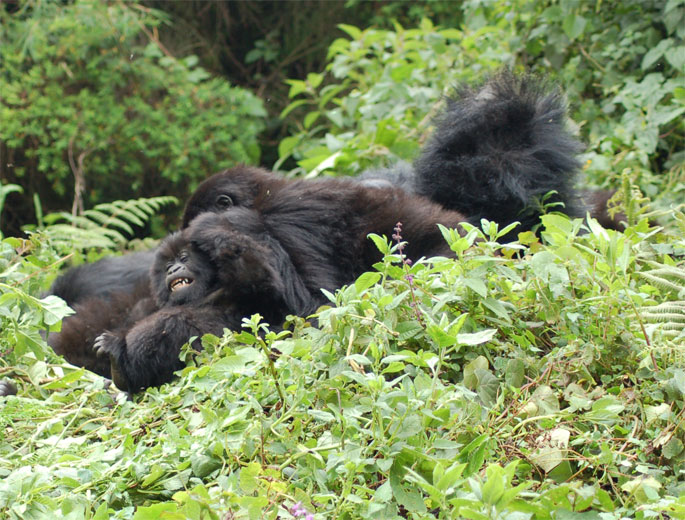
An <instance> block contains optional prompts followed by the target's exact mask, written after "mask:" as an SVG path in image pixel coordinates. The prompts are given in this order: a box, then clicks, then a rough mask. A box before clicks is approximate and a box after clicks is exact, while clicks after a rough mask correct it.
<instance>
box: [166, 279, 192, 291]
mask: <svg viewBox="0 0 685 520" xmlns="http://www.w3.org/2000/svg"><path fill="white" fill-rule="evenodd" d="M191 283H193V281H192V280H190V279H188V278H177V279H176V280H174V281H173V282H171V283H170V284H169V290H171V292H173V291H176V290H178V289H180V288H182V287H186V286H188V285H190V284H191Z"/></svg>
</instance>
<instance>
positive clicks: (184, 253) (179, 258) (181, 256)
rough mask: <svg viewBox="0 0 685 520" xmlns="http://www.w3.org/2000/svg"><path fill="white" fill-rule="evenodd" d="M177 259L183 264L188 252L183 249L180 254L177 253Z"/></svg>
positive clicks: (186, 259)
mask: <svg viewBox="0 0 685 520" xmlns="http://www.w3.org/2000/svg"><path fill="white" fill-rule="evenodd" d="M178 261H179V262H181V263H182V264H185V263H186V262H187V261H188V253H187V252H186V251H183V252H182V253H181V254H180V255H178Z"/></svg>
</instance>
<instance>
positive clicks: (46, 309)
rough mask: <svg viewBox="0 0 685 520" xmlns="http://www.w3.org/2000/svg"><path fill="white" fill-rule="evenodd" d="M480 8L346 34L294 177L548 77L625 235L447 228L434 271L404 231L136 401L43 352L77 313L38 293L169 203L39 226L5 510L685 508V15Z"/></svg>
mask: <svg viewBox="0 0 685 520" xmlns="http://www.w3.org/2000/svg"><path fill="white" fill-rule="evenodd" d="M467 4H468V8H469V9H471V10H472V15H473V16H472V17H471V22H470V23H471V25H465V26H464V27H460V28H459V30H457V29H448V28H439V27H434V26H433V25H432V24H431V22H429V21H427V20H426V21H424V22H423V23H422V24H421V26H419V27H415V28H411V29H405V28H402V27H399V26H397V27H396V28H395V29H394V30H377V29H359V28H354V27H345V28H344V31H345V33H346V34H347V36H346V37H345V38H342V39H340V40H338V41H337V42H335V43H334V44H333V46H332V47H331V49H330V54H329V58H330V62H329V63H330V65H329V67H328V69H327V70H326V71H317V72H313V73H312V74H311V75H310V76H309V77H307V78H298V79H294V80H292V82H291V87H292V91H291V94H292V99H293V105H291V107H290V108H289V109H288V110H287V113H286V114H284V117H287V118H293V121H296V122H297V123H296V124H299V125H300V132H295V133H293V135H292V136H291V138H289V139H286V140H285V141H283V142H282V144H281V147H280V152H281V161H280V166H281V167H286V166H288V165H289V164H290V165H291V166H293V169H294V170H293V171H292V172H291V174H292V175H297V174H300V175H310V176H315V175H321V174H325V173H328V172H331V171H332V170H335V171H336V172H337V173H341V174H346V173H347V174H352V173H355V172H357V171H360V170H362V169H364V168H366V167H370V166H378V165H383V164H387V163H392V162H394V161H396V160H398V159H411V158H412V154H413V153H414V152H415V150H416V148H417V146H419V143H420V142H421V141H422V139H424V137H425V135H427V134H428V132H429V131H430V118H429V117H427V116H429V115H430V114H431V112H432V111H433V110H434V107H435V106H437V104H438V103H439V102H440V94H441V93H442V92H443V91H444V89H445V88H446V87H445V86H446V85H448V84H450V81H455V80H457V79H460V78H470V79H476V78H478V77H480V75H481V74H483V73H484V72H486V71H488V70H493V69H494V68H495V67H496V66H498V65H499V63H501V62H503V61H504V62H507V63H510V64H511V65H512V66H515V67H516V66H520V65H521V64H526V65H527V66H532V67H533V68H534V69H535V68H537V69H536V70H538V71H542V70H544V71H546V72H547V73H550V74H556V76H557V77H558V78H560V81H561V82H562V84H568V86H569V96H570V102H571V108H572V114H573V116H574V119H575V121H576V122H577V123H578V125H579V127H580V131H581V132H582V133H583V135H585V138H586V140H587V141H588V150H587V164H586V176H587V177H588V178H589V179H590V180H593V181H595V183H596V184H599V185H613V186H614V187H617V188H619V194H618V196H617V198H616V200H617V203H619V204H620V205H621V207H622V208H623V209H624V210H625V212H626V214H627V215H628V220H629V222H628V225H627V227H626V229H625V231H623V232H617V231H611V230H605V229H602V228H601V227H599V226H598V225H597V224H596V223H595V222H593V221H589V222H586V223H584V222H581V221H579V220H578V221H572V220H569V219H568V218H566V217H564V216H561V215H558V214H555V213H554V207H550V208H548V209H549V212H548V214H547V215H545V216H544V217H543V220H542V222H541V225H540V228H539V230H538V234H537V235H533V234H530V233H526V234H522V235H520V236H519V240H518V241H517V242H516V243H514V244H508V245H502V244H500V243H499V242H498V237H500V236H503V235H504V234H506V233H508V230H506V229H497V228H496V226H494V225H492V224H491V223H488V222H483V223H482V224H481V226H479V227H469V228H468V229H467V230H468V233H467V235H466V236H464V237H460V236H458V235H457V234H456V233H455V232H454V231H453V230H448V229H445V230H443V233H444V236H445V240H446V241H447V242H448V243H449V244H450V245H451V248H452V250H453V251H454V254H455V258H453V259H446V258H438V259H432V260H426V261H420V262H416V263H414V264H411V263H409V262H408V261H407V260H406V258H405V257H404V255H403V250H404V248H405V247H411V244H405V243H404V241H403V237H402V229H401V227H398V229H397V230H396V232H395V234H394V235H393V236H389V237H377V236H373V237H370V238H369V239H370V240H373V241H374V242H375V244H376V246H377V247H378V248H379V249H380V250H381V251H382V252H383V253H384V260H383V261H382V262H379V264H377V265H376V266H375V269H374V270H373V271H371V272H368V273H365V274H364V275H362V276H361V277H360V278H359V279H357V280H356V282H355V283H354V284H351V285H350V286H348V287H345V288H342V289H341V290H340V291H337V292H336V293H335V294H329V295H328V296H329V300H330V304H329V305H327V306H326V307H324V308H322V310H321V311H320V312H319V314H318V318H317V320H314V319H305V318H301V317H293V318H292V319H291V320H290V322H289V326H288V329H287V330H286V331H285V332H279V333H276V332H273V331H270V329H269V327H268V326H267V325H266V324H264V323H262V322H261V320H260V318H259V317H258V316H254V317H252V318H250V319H248V320H245V322H244V325H243V327H242V329H240V330H235V331H230V332H227V333H226V334H225V335H224V336H223V337H221V338H217V337H212V336H207V337H205V338H203V342H204V345H205V350H204V351H203V352H202V353H199V354H196V353H195V352H194V351H192V350H190V349H185V350H184V352H183V356H184V359H185V360H186V362H187V366H186V368H184V369H183V370H182V371H181V372H179V374H178V378H177V379H176V380H175V381H173V382H171V383H169V384H166V385H163V386H161V387H159V388H154V389H148V390H147V391H145V392H144V393H141V394H138V395H136V396H135V397H134V398H133V399H132V400H129V399H127V396H126V395H125V394H123V393H121V392H119V391H117V390H116V389H115V388H114V387H112V386H109V385H108V384H107V382H106V381H105V380H104V379H103V378H101V377H99V376H96V375H94V374H92V373H89V372H87V371H85V370H84V369H80V368H77V367H73V366H71V365H68V364H66V363H65V362H64V361H63V360H61V359H60V358H58V357H57V356H55V354H54V353H52V352H51V351H50V349H49V348H47V346H46V345H45V342H44V339H43V337H42V336H41V334H40V331H42V330H46V329H53V330H54V329H55V328H56V327H58V326H59V321H60V319H61V318H62V317H63V316H65V315H66V314H67V313H68V312H69V310H68V309H67V308H66V306H65V305H64V304H63V303H62V302H61V301H60V300H58V299H55V298H52V297H49V298H44V299H40V297H39V294H40V292H41V290H43V289H45V288H46V287H47V285H49V282H50V280H51V278H52V277H54V267H55V266H56V265H59V263H60V262H62V261H64V259H65V257H66V256H68V255H72V256H75V257H79V259H81V258H83V257H87V258H89V259H91V260H92V259H93V258H95V257H97V256H98V255H101V254H103V250H104V249H110V248H114V247H116V246H117V244H119V245H120V244H121V242H122V240H124V239H125V236H126V233H127V232H128V231H129V230H127V229H126V226H127V225H130V224H131V223H133V222H134V220H135V219H136V218H137V219H140V220H139V222H141V223H143V224H144V223H145V222H146V220H147V219H149V218H150V217H151V214H152V213H154V212H155V211H157V210H158V209H159V208H161V207H162V205H163V204H167V203H169V202H171V200H169V199H160V200H157V199H155V200H147V199H141V200H139V201H129V203H128V206H125V208H126V209H125V210H122V209H121V208H122V207H124V206H122V205H120V204H118V203H117V204H112V205H110V206H105V207H99V208H97V211H95V212H93V213H90V218H89V216H88V215H84V217H83V218H82V219H76V220H73V222H74V224H75V225H78V226H80V229H82V230H84V231H83V232H82V233H79V235H78V237H79V240H76V241H73V242H71V243H69V242H68V241H65V239H64V238H65V237H66V236H67V230H66V227H65V224H64V221H65V220H66V221H67V223H68V222H69V219H68V217H67V216H65V215H61V216H60V217H55V216H46V217H45V218H42V217H41V219H40V224H39V225H38V226H37V227H36V228H35V231H34V232H33V233H31V234H30V235H29V236H28V238H18V237H5V238H2V240H0V379H2V378H9V379H10V380H12V381H14V382H15V384H16V386H17V387H18V392H17V395H10V396H7V397H0V431H1V432H2V434H1V435H0V477H1V479H0V516H2V517H3V518H5V517H6V518H11V519H22V520H23V519H34V518H35V519H38V518H67V519H81V518H88V519H93V518H95V519H104V518H118V519H129V518H134V519H140V520H142V519H153V518H154V519H157V518H170V519H176V518H178V519H181V518H184V519H185V518H189V519H232V518H236V519H237V518H250V519H261V518H269V519H277V518H278V519H289V518H315V519H324V518H326V519H328V518H336V519H346V518H349V519H364V518H374V519H386V518H387V519H395V518H411V519H448V518H470V519H507V520H509V519H511V520H519V519H555V520H556V519H575V518H579V519H580V518H593V519H594V518H596V519H620V518H640V519H647V518H660V519H661V518H685V498H682V497H683V496H685V446H684V445H683V443H684V442H685V427H684V420H683V419H684V417H685V411H684V409H685V350H684V349H685V347H684V345H685V214H684V213H683V210H682V207H679V206H678V203H679V202H682V196H683V190H684V188H683V180H684V179H683V166H682V137H683V126H682V121H681V120H680V119H681V118H680V117H679V116H680V115H681V114H682V112H683V100H684V99H685V96H683V92H685V91H684V90H683V85H682V75H681V76H679V75H678V73H677V65H678V63H673V62H672V61H673V60H676V61H677V56H673V53H672V52H671V50H672V49H678V48H679V49H681V50H682V34H681V33H682V27H681V24H678V23H675V22H677V21H678V20H682V15H683V6H684V4H683V2H679V1H669V2H654V3H653V4H652V3H644V2H642V3H639V4H637V3H636V4H631V3H629V2H626V3H625V4H626V7H625V8H624V9H623V10H622V11H620V12H619V13H618V14H616V15H615V17H616V18H615V23H605V22H606V21H607V20H606V19H605V18H604V17H606V16H608V15H607V14H606V13H607V12H608V11H607V9H605V7H602V9H595V7H594V6H593V5H591V4H589V5H590V7H586V6H581V7H577V6H576V7H574V8H571V7H569V6H566V5H565V4H563V3H562V4H561V5H560V6H556V4H555V5H553V6H547V5H546V4H544V3H542V2H541V3H539V4H540V5H542V7H541V6H540V5H537V4H536V7H532V6H528V5H527V3H520V2H504V1H501V2H494V3H491V4H487V5H485V4H482V3H480V2H468V3H467ZM524 4H525V5H524ZM531 4H532V3H531ZM574 5H575V4H574ZM583 5H584V4H583ZM513 7H517V8H520V9H518V10H516V9H513ZM537 9H539V10H540V12H538V11H536V10H537ZM649 9H652V10H651V11H650V10H649ZM489 10H490V11H489ZM492 10H494V11H495V12H494V13H493V12H491V11H492ZM505 11H506V12H511V13H515V14H512V15H511V16H510V17H509V18H508V19H505V18H503V17H498V16H495V15H497V14H500V13H503V12H505ZM645 12H650V13H653V12H658V13H660V14H661V16H662V18H660V19H658V20H656V19H655V20H649V19H647V20H645V19H644V13H645ZM543 14H544V16H533V15H543ZM679 16H680V17H681V18H678V17H679ZM676 19H677V20H676ZM488 20H500V21H499V22H489V21H488ZM674 20H675V22H674ZM610 21H611V20H610ZM591 27H594V28H595V30H592V31H591V30H590V28H591ZM654 27H659V28H660V29H659V30H662V31H663V34H662V36H663V38H662V39H661V40H659V38H658V37H657V35H656V34H655V33H654V32H653V31H654V30H655V29H654ZM599 28H602V29H601V30H600V29H599ZM523 29H526V30H523ZM679 31H680V33H679ZM517 35H526V36H527V37H526V38H525V39H524V38H523V37H522V36H517ZM548 36H549V37H550V38H552V37H553V38H554V39H553V42H556V49H557V51H556V54H554V53H552V50H553V49H547V48H546V47H544V45H543V42H544V41H546V37H548ZM628 36H630V38H632V39H633V40H632V41H633V43H634V45H632V46H628V47H625V49H627V50H625V51H624V52H626V53H627V54H630V55H626V56H617V55H616V47H614V48H613V49H612V48H611V47H610V43H611V42H615V41H619V40H620V38H622V37H625V38H627V37H628ZM564 39H565V40H564ZM561 40H564V41H561ZM660 41H666V43H659V42H660ZM564 45H566V47H564ZM617 45H618V44H617ZM581 47H582V49H583V51H584V52H585V53H586V54H587V56H590V58H592V59H589V58H585V59H583V58H582V57H583V56H585V55H584V54H583V53H582V52H581V50H580V48H581ZM619 47H620V46H619ZM561 48H565V49H570V50H568V51H567V54H566V55H559V54H560V51H559V50H558V49H561ZM621 48H622V49H623V48H624V47H621ZM536 53H538V54H536ZM540 53H543V54H544V53H547V54H546V55H545V59H546V60H547V61H546V62H545V61H544V60H541V61H539V62H536V61H535V60H533V58H532V57H533V56H537V55H539V54H540ZM631 53H632V54H631ZM659 53H661V54H659ZM562 54H563V53H562ZM657 54H658V56H657ZM669 56H670V58H669ZM526 60H530V61H529V62H527V61H526ZM554 60H556V61H554ZM657 62H658V63H660V65H658V64H657ZM545 63H547V65H545ZM550 63H556V64H558V67H556V68H554V67H551V66H550V65H549V64H550ZM636 63H637V65H635V64H636ZM657 69H658V70H657ZM553 71H556V73H554V72H553ZM574 71H575V72H576V75H574V74H573V72H574ZM600 73H603V74H605V75H608V76H609V77H608V78H605V76H603V75H601V74H600ZM388 89H390V90H388ZM588 89H590V90H593V91H594V93H595V95H596V96H597V97H596V98H592V97H591V96H588ZM598 104H599V105H600V107H599V108H598V107H597V105H598ZM640 117H641V118H642V119H640ZM636 118H637V119H636ZM194 173H197V172H194ZM612 183H613V184H612ZM18 189H20V188H19V186H18V185H4V186H0V190H1V191H0V204H2V201H4V200H5V199H4V195H6V194H8V193H9V192H11V191H15V190H18ZM0 209H1V208H0ZM94 209H96V208H94ZM665 210H668V211H665ZM113 216H114V217H116V218H114V219H113V220H114V221H116V224H114V223H113V222H112V219H110V218H108V217H113ZM58 218H61V219H62V223H60V224H59V225H51V223H54V222H57V219H58ZM132 219H133V220H132ZM110 228H112V229H113V231H111V232H107V233H99V234H98V233H96V231H97V229H110ZM129 235H130V233H129ZM103 237H104V238H105V239H107V240H109V241H110V242H108V243H103V242H101V240H103ZM96 239H97V240H100V241H98V242H95V240H96ZM92 246H97V247H96V248H95V249H93V247H92Z"/></svg>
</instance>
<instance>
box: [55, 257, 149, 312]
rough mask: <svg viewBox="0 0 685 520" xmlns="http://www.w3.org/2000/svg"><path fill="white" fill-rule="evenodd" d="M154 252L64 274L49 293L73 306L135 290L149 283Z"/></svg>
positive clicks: (98, 262) (104, 259)
mask: <svg viewBox="0 0 685 520" xmlns="http://www.w3.org/2000/svg"><path fill="white" fill-rule="evenodd" d="M154 257H155V253H154V251H142V252H136V253H130V254H127V255H123V256H115V257H108V258H103V259H102V260H99V261H97V262H93V263H92V264H83V265H79V266H76V267H72V268H71V269H69V270H67V271H65V272H64V273H63V274H62V275H60V276H59V277H58V278H57V279H56V280H55V282H54V283H53V284H52V287H50V290H49V291H48V292H47V294H54V295H55V296H59V297H60V298H62V299H63V300H64V301H65V302H67V304H68V305H69V306H70V307H73V306H74V305H76V304H78V303H80V302H81V301H82V300H84V299H86V298H94V297H95V298H109V297H110V296H111V295H112V294H115V293H121V292H130V291H132V290H135V289H136V288H137V287H138V286H139V285H140V284H141V282H143V283H147V279H148V274H149V271H150V266H151V265H152V262H153V260H154Z"/></svg>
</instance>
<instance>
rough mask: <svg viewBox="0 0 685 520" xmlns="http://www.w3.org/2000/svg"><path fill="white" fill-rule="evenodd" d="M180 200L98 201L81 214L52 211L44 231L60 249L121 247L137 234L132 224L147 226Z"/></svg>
mask: <svg viewBox="0 0 685 520" xmlns="http://www.w3.org/2000/svg"><path fill="white" fill-rule="evenodd" d="M177 203H178V200H177V199H176V198H175V197H168V196H162V197H152V198H143V199H135V200H126V201H122V200H117V201H114V202H111V203H104V204H98V205H96V206H95V207H94V208H93V209H88V210H85V211H84V212H83V213H82V214H81V215H72V214H71V213H66V212H63V211H62V212H58V213H50V214H48V215H45V217H43V221H44V223H45V224H46V227H45V228H44V229H43V234H44V236H45V237H47V238H48V240H50V242H51V244H52V245H53V246H54V247H55V248H57V249H58V250H60V251H67V250H86V249H89V248H104V249H117V248H118V247H121V246H123V245H125V244H126V242H127V241H128V240H129V239H130V238H131V237H132V236H133V235H134V234H135V232H134V229H133V227H132V226H136V227H143V226H144V225H145V224H146V222H148V220H149V219H150V217H152V216H153V215H155V214H157V213H158V212H159V210H160V209H161V208H163V207H164V206H168V205H169V204H177Z"/></svg>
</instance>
